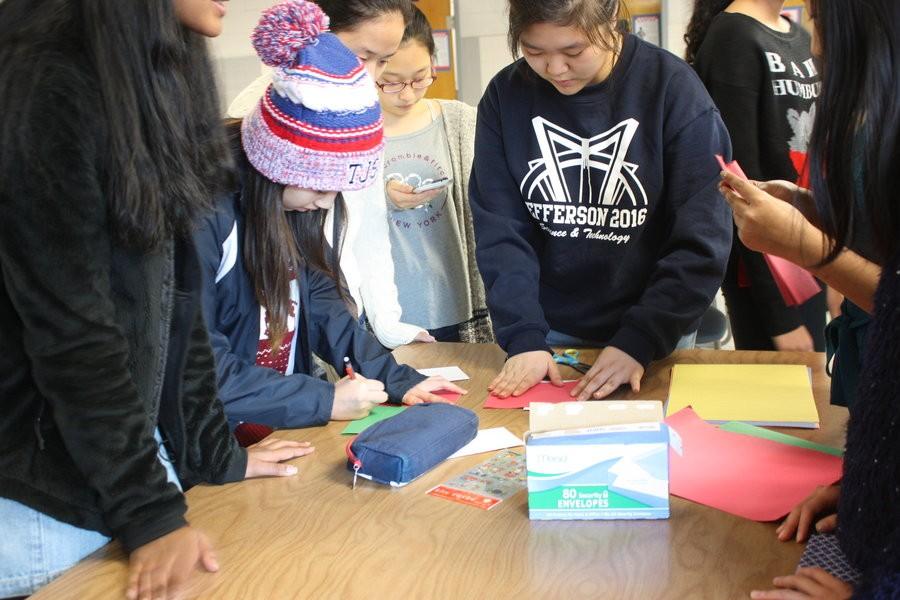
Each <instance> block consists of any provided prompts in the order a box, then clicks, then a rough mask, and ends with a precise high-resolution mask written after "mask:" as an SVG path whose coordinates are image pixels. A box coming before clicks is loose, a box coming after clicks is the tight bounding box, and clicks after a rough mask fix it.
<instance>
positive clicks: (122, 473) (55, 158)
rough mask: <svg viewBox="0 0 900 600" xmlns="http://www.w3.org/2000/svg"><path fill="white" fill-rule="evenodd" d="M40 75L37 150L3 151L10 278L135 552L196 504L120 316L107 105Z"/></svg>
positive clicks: (102, 491) (64, 410)
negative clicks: (159, 432)
mask: <svg viewBox="0 0 900 600" xmlns="http://www.w3.org/2000/svg"><path fill="white" fill-rule="evenodd" d="M35 77H38V78H39V80H38V81H36V82H35V81H32V82H31V84H32V87H31V88H30V94H29V96H30V98H29V100H30V101H31V102H30V103H24V104H23V105H21V106H22V108H21V111H20V114H19V115H18V116H16V117H15V122H17V123H19V124H20V127H21V131H22V135H23V136H28V138H29V140H28V142H27V143H28V144H30V148H29V150H30V151H29V152H26V151H24V150H23V149H22V148H3V152H4V153H7V152H9V153H10V154H7V155H6V156H5V157H4V159H3V169H2V171H3V172H2V173H0V177H2V178H3V180H4V184H3V189H5V190H7V193H4V194H3V196H2V197H0V206H2V211H3V216H2V218H0V266H2V277H3V279H4V285H5V288H6V290H8V294H9V297H10V300H11V302H12V304H13V306H14V309H15V311H16V314H17V315H18V318H19V319H20V320H21V324H22V330H23V339H24V346H25V350H26V352H27V354H28V358H29V361H30V365H31V376H32V378H33V379H34V381H35V384H36V385H37V387H38V389H39V391H40V393H41V395H42V396H43V397H44V398H45V399H46V402H47V403H49V405H50V406H51V407H52V413H53V415H54V419H55V425H56V427H57V428H58V430H59V432H60V435H61V436H62V438H63V440H64V442H65V445H66V448H67V449H68V451H69V453H70V454H71V456H72V459H73V461H74V463H75V464H76V465H77V468H78V469H79V471H80V472H81V474H82V475H83V477H84V479H85V480H86V482H87V485H88V486H90V487H91V488H92V489H93V490H94V491H95V492H96V497H97V503H98V506H99V507H100V509H101V510H102V512H103V514H104V519H105V522H106V524H107V526H108V528H109V529H110V530H111V531H112V532H113V535H114V536H115V537H117V538H119V539H120V541H121V542H122V544H123V545H124V547H125V548H126V549H127V550H132V549H134V548H135V547H137V546H140V545H141V544H143V543H146V542H148V541H150V540H151V539H153V538H154V537H159V536H161V535H164V534H166V533H169V532H171V531H173V530H175V529H177V528H179V527H181V526H183V525H184V524H185V519H184V512H185V502H184V498H183V496H182V494H181V493H180V492H179V491H178V489H177V488H176V487H175V486H174V485H171V484H169V483H168V482H167V477H166V471H165V469H164V467H163V466H162V464H161V463H160V462H159V460H158V458H157V444H156V441H155V440H154V438H153V432H154V428H155V426H156V423H155V422H151V419H150V418H149V416H148V414H147V410H146V407H145V402H144V400H143V399H142V397H141V395H140V394H139V391H138V389H137V386H136V385H135V382H134V381H133V379H132V377H131V375H130V371H129V352H130V351H129V345H128V342H127V339H126V337H125V332H124V331H123V330H122V329H121V328H120V327H119V325H118V324H117V322H116V319H115V313H116V308H115V306H114V304H113V301H112V286H111V280H110V272H111V264H112V259H113V257H112V248H113V242H112V240H111V239H110V223H109V219H108V216H107V215H108V206H107V200H106V198H105V197H104V195H103V192H102V187H101V184H100V179H99V175H98V168H97V166H96V162H95V157H96V156H97V154H98V153H99V148H98V142H97V139H96V138H97V132H98V131H100V130H102V123H98V122H95V121H93V118H92V116H91V114H92V113H95V111H97V107H98V106H100V102H99V99H98V98H97V97H96V95H95V93H94V92H93V91H92V89H93V88H92V86H91V85H90V84H89V82H88V81H85V80H83V79H78V78H77V77H75V76H73V75H72V68H71V67H69V68H68V69H65V68H60V69H59V70H58V71H54V70H53V69H43V70H40V71H38V72H37V73H36V74H35ZM26 105H27V106H30V109H28V110H27V111H26V110H25V108H24V106H26ZM4 109H5V110H13V111H16V110H19V109H20V107H19V106H9V107H5V108H4ZM8 122H12V121H11V120H10V121H8ZM23 144H24V142H23ZM148 531H149V532H150V537H149V539H148V535H147V532H148Z"/></svg>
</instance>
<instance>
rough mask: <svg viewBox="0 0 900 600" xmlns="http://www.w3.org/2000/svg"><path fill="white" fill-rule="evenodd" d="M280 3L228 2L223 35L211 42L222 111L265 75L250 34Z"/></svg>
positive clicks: (273, 0) (258, 0)
mask: <svg viewBox="0 0 900 600" xmlns="http://www.w3.org/2000/svg"><path fill="white" fill-rule="evenodd" d="M276 3H277V0H237V1H234V2H228V5H227V6H228V15H227V16H226V17H225V28H224V30H223V32H222V35H220V36H219V37H217V38H215V39H213V40H210V45H209V49H210V54H211V55H212V59H213V64H214V66H215V69H216V75H217V76H218V80H219V97H220V99H221V104H222V110H223V111H224V110H225V109H226V108H228V104H229V103H230V102H231V100H232V99H233V98H234V97H235V96H237V95H238V93H239V92H240V91H241V90H242V89H244V87H246V86H247V84H249V83H250V82H251V81H253V80H254V79H256V78H257V77H259V76H260V74H262V72H263V65H262V63H261V62H260V61H259V57H258V56H256V51H255V50H254V49H253V46H252V45H250V33H251V32H252V31H253V28H254V27H256V24H257V23H258V22H259V16H260V15H261V14H262V11H264V10H265V9H267V8H268V7H270V6H272V5H273V4H276Z"/></svg>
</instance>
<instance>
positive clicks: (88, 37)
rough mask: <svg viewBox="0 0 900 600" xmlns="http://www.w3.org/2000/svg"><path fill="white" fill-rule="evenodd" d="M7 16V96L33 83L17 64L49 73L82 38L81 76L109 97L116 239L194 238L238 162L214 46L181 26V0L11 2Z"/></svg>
mask: <svg viewBox="0 0 900 600" xmlns="http://www.w3.org/2000/svg"><path fill="white" fill-rule="evenodd" d="M0 10H2V17H0V65H2V68H0V94H4V92H3V91H2V90H10V89H12V88H13V87H15V86H22V85H27V82H23V81H21V78H19V77H18V75H17V73H19V72H20V71H21V67H18V68H16V67H15V65H22V64H30V65H33V64H34V63H35V62H37V63H40V65H39V66H46V61H49V60H58V58H53V57H54V54H53V50H54V49H56V50H57V51H58V49H59V47H60V45H61V43H62V42H60V41H59V40H74V47H73V48H69V49H70V50H73V51H74V52H76V53H77V54H78V55H79V57H80V59H81V60H80V63H79V65H80V67H81V69H82V70H81V71H79V72H78V73H75V74H73V75H74V76H78V77H81V78H82V80H84V81H85V82H86V83H87V84H89V85H91V86H92V87H95V88H96V90H97V92H98V95H99V97H100V106H97V107H94V110H97V111H98V112H100V113H101V117H100V121H101V122H102V124H103V127H102V131H98V132H97V135H98V138H99V139H98V140H97V143H96V147H97V148H99V151H100V157H99V160H100V164H99V165H98V168H99V170H100V176H101V185H102V186H103V188H104V192H105V196H106V199H107V202H108V212H109V219H110V223H111V229H112V233H113V236H114V238H115V239H116V240H117V241H119V242H120V243H123V244H126V245H128V246H130V247H135V248H140V249H151V248H155V247H157V246H158V245H159V243H160V242H161V241H162V240H164V239H167V238H169V237H171V236H173V235H183V236H187V235H189V233H190V227H191V224H192V222H193V216H194V215H195V214H196V213H197V211H198V210H200V209H201V208H203V207H206V206H208V205H209V204H210V202H211V199H212V196H213V194H214V193H215V191H216V189H217V188H218V186H219V185H221V183H222V182H223V179H224V176H225V173H226V169H227V167H228V166H229V164H230V162H229V153H228V149H227V145H226V143H225V139H224V136H223V134H222V128H221V120H220V110H219V106H218V100H217V94H216V86H215V81H214V79H213V75H212V69H211V67H210V63H209V60H208V57H207V52H206V46H205V43H206V42H205V40H204V39H203V38H202V37H201V36H199V35H198V34H195V33H192V32H190V31H188V30H186V29H185V28H184V27H183V26H181V25H180V24H179V22H178V20H177V18H176V16H175V14H174V9H173V7H172V2H171V0H5V1H4V2H3V3H2V4H0ZM66 43H69V42H66ZM69 45H72V44H71V43H69ZM42 61H43V62H42ZM85 74H87V75H85ZM86 77H90V80H89V81H88V80H87V79H86ZM4 96H5V94H4ZM3 106H4V107H7V106H8V103H7V102H5V101H4V102H3ZM4 110H6V108H5V109H4ZM23 110H27V109H23ZM16 127H17V125H16V123H12V125H10V126H7V127H4V128H3V132H2V136H3V137H2V139H0V147H3V148H4V149H7V148H9V147H11V144H13V143H15V141H14V140H23V139H24V140H27V139H28V135H27V132H25V133H24V135H23V132H22V131H17V130H16Z"/></svg>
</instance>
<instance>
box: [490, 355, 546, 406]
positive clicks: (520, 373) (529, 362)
mask: <svg viewBox="0 0 900 600" xmlns="http://www.w3.org/2000/svg"><path fill="white" fill-rule="evenodd" d="M548 375H549V376H550V382H551V383H552V384H553V385H555V386H561V385H562V384H563V380H562V376H561V375H560V374H559V367H558V366H557V365H556V363H555V362H554V361H553V355H552V354H550V353H549V352H546V351H544V350H535V351H532V352H523V353H521V354H516V355H515V356H510V357H509V358H507V359H506V362H505V363H504V364H503V368H502V369H501V370H500V373H499V374H498V375H497V376H496V377H494V380H493V381H491V384H490V385H489V386H488V391H489V392H491V393H492V394H493V395H495V396H497V397H498V398H508V397H509V396H521V395H522V394H524V393H525V392H527V391H528V390H530V389H531V388H532V387H534V386H535V385H537V384H538V382H539V381H541V380H542V379H543V378H544V377H546V376H548Z"/></svg>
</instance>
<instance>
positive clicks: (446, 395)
mask: <svg viewBox="0 0 900 600" xmlns="http://www.w3.org/2000/svg"><path fill="white" fill-rule="evenodd" d="M431 393H432V394H434V395H435V396H441V397H442V398H443V399H444V400H447V401H448V402H452V403H453V404H456V403H457V402H459V397H460V396H462V394H460V393H459V392H451V391H448V390H438V391H436V392H431Z"/></svg>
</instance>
